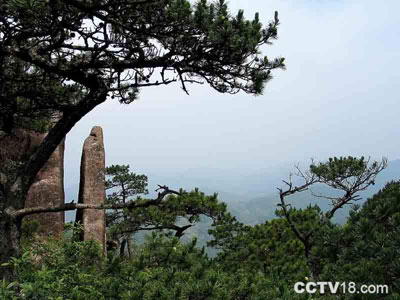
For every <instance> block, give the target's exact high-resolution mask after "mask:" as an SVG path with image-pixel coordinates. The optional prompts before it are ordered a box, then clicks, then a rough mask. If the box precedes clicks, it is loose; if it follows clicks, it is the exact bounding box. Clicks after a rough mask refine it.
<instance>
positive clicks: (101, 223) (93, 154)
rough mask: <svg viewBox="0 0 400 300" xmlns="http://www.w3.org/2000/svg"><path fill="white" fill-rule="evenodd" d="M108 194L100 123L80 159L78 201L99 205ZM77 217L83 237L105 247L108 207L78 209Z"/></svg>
mask: <svg viewBox="0 0 400 300" xmlns="http://www.w3.org/2000/svg"><path fill="white" fill-rule="evenodd" d="M105 198H106V194H105V152H104V143H103V130H102V129H101V127H99V126H95V127H93V128H92V131H91V132H90V135H89V137H87V138H86V140H85V143H84V144H83V151H82V160H81V178H80V184H79V198H78V199H79V200H78V202H79V203H83V204H95V205H100V204H103V203H104V200H105ZM76 221H77V222H80V223H81V224H82V225H83V232H82V234H81V240H85V241H86V240H95V241H98V242H99V243H100V244H101V245H102V246H103V250H104V251H105V249H106V247H105V244H106V226H105V225H106V224H105V211H104V210H97V209H79V210H78V211H77V214H76Z"/></svg>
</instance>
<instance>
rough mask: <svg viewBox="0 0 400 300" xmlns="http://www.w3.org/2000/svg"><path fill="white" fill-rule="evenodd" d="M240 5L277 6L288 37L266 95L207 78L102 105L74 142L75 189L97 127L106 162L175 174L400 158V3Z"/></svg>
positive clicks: (264, 16) (70, 167) (282, 39)
mask: <svg viewBox="0 0 400 300" xmlns="http://www.w3.org/2000/svg"><path fill="white" fill-rule="evenodd" d="M230 6H231V8H232V11H236V10H237V9H239V8H243V9H245V14H246V15H247V16H253V15H254V13H255V12H256V11H258V12H260V17H261V20H264V21H263V23H264V24H266V23H267V21H268V20H269V19H271V18H272V17H273V13H274V10H278V11H279V17H280V20H281V26H280V28H279V39H278V40H277V41H276V42H275V43H274V45H272V46H270V47H268V48H266V49H265V50H266V51H265V53H266V54H267V55H270V56H271V57H274V56H284V57H285V58H286V63H287V70H286V71H278V72H275V74H274V77H275V78H274V79H273V80H272V81H271V82H270V83H269V84H268V86H267V88H266V90H265V93H264V95H263V96H259V97H253V96H250V95H246V94H238V95H222V94H218V93H216V92H214V91H213V90H211V89H210V88H208V87H207V86H206V85H204V86H191V87H190V91H191V95H190V96H187V95H186V94H184V93H183V91H182V90H181V89H180V87H179V86H178V85H175V86H167V87H158V88H151V89H143V90H142V91H141V94H140V100H139V101H137V102H136V103H133V104H131V105H129V106H121V105H119V104H118V103H115V102H114V101H110V102H109V103H106V104H103V105H101V106H100V107H98V108H97V109H96V110H95V111H93V112H92V113H90V114H89V115H88V116H86V117H85V118H84V119H83V120H82V121H81V122H80V123H79V124H78V125H77V126H76V127H75V128H74V129H73V130H72V131H71V133H70V134H69V135H68V137H67V144H66V173H65V176H66V178H65V181H66V186H76V184H77V181H78V178H77V177H78V174H79V164H80V155H81V149H82V144H83V141H84V138H85V137H86V136H87V135H88V134H89V132H90V128H91V127H92V126H94V125H100V126H102V127H103V130H104V137H105V148H106V151H107V153H106V161H107V164H115V163H121V164H123V163H129V164H130V165H131V166H134V167H135V169H136V170H137V171H138V172H142V173H145V174H149V175H150V176H151V175H152V174H153V175H155V174H157V175H158V176H161V177H163V178H171V179H172V180H173V178H174V176H177V174H188V173H189V174H193V176H195V175H196V174H197V173H199V174H200V173H201V174H204V172H205V170H207V169H210V170H220V172H221V174H222V173H224V174H229V175H231V176H234V174H237V175H240V174H251V173H257V172H259V171H260V170H268V169H274V168H277V167H279V166H281V165H287V164H293V163H296V162H304V161H307V160H308V159H309V158H311V157H314V158H316V159H320V160H323V159H326V158H327V157H329V156H334V155H336V156H338V155H366V156H368V155H371V156H373V157H377V158H379V157H382V156H386V157H388V158H389V160H394V159H398V158H400V142H399V141H400V132H399V131H400V130H399V127H400V126H399V125H400V121H399V117H398V115H399V112H400V105H399V92H398V88H399V83H400V74H399V69H400V42H399V36H400V17H399V15H398V14H399V11H400V1H398V0H384V1H370V0H346V1H344V0H343V1H336V0H320V1H318V0H290V1H289V0H263V1H261V0H252V1H244V0H243V1H242V0H231V1H230ZM188 170H190V171H188ZM210 173H211V174H218V172H215V173H214V172H211V171H210ZM212 176H213V175H211V177H212ZM215 176H217V175H215ZM210 180H212V178H210ZM159 183H163V182H159ZM193 184H194V185H195V184H196V183H193Z"/></svg>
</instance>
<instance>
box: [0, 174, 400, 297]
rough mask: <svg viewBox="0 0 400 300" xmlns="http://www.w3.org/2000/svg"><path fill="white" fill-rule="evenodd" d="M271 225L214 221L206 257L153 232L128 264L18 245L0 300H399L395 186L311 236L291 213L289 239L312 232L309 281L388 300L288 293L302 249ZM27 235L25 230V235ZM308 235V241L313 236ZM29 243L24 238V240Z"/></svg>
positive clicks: (312, 212) (303, 214)
mask: <svg viewBox="0 0 400 300" xmlns="http://www.w3.org/2000/svg"><path fill="white" fill-rule="evenodd" d="M276 213H277V216H278V218H275V219H273V220H271V221H267V222H265V223H264V224H258V225H255V226H248V225H244V224H241V223H240V222H238V221H237V220H236V219H235V218H234V217H233V216H229V215H228V214H227V215H226V217H225V218H223V219H220V220H216V221H215V222H214V224H213V227H212V229H211V230H210V232H211V233H212V234H213V236H214V240H213V241H212V242H211V244H212V245H214V246H216V247H218V248H219V253H218V255H217V256H216V257H215V258H210V257H208V256H207V254H206V253H205V250H204V248H203V249H200V248H198V247H197V246H196V240H193V241H191V242H189V243H183V242H182V241H180V240H179V239H178V238H177V237H173V236H168V235H165V234H159V233H155V232H153V233H152V234H150V235H149V236H148V237H147V238H146V241H145V242H144V243H143V244H141V245H137V244H136V245H134V247H135V255H133V256H132V257H130V258H128V257H121V256H120V255H119V252H118V251H117V250H116V251H109V253H108V256H107V257H103V256H102V254H101V251H100V249H99V246H98V245H97V244H96V243H94V242H76V241H73V240H71V239H70V238H69V237H70V236H71V234H69V233H68V232H67V233H66V235H65V238H64V239H62V240H52V241H47V242H43V241H37V240H35V239H28V240H27V241H26V243H25V244H26V248H25V254H24V255H22V256H21V257H19V258H14V259H12V260H11V261H10V262H9V263H10V264H11V265H12V266H13V268H14V269H15V270H16V273H17V278H16V280H15V281H14V282H5V281H3V282H2V283H1V284H0V298H1V299H171V300H172V299H319V298H323V299H337V297H338V296H339V298H340V299H378V298H379V299H398V297H399V295H400V294H399V292H400V286H399V282H400V268H399V266H400V263H399V256H398V249H399V244H400V235H399V228H400V223H399V220H400V219H399V215H400V182H390V183H388V184H387V185H386V186H385V187H384V188H383V189H382V190H381V191H380V192H379V193H377V194H376V195H374V196H373V197H372V198H370V199H368V200H367V201H366V202H365V204H364V205H363V206H362V207H354V209H353V211H352V213H351V215H350V217H349V218H348V220H347V222H346V223H345V224H343V225H337V224H327V226H325V227H321V223H320V216H321V215H323V214H322V213H321V210H320V209H319V208H318V207H317V206H310V207H308V208H305V209H295V210H293V211H292V218H293V221H294V222H296V224H297V226H298V228H299V230H301V231H309V230H314V232H315V233H316V234H315V236H316V237H318V238H315V240H314V246H313V256H314V257H317V258H318V262H319V266H320V275H319V280H321V281H332V282H336V281H337V282H355V283H357V284H386V285H388V287H389V294H388V295H386V294H370V295H359V294H349V293H347V294H339V295H329V294H324V295H320V294H318V293H317V294H307V293H304V294H296V293H295V292H294V289H293V285H294V283H295V282H298V281H302V282H307V280H311V278H310V275H311V269H310V266H309V264H308V263H307V259H306V257H305V253H304V245H303V244H302V243H301V242H300V241H299V239H298V238H297V237H296V236H295V234H294V232H293V231H292V229H291V228H290V224H289V223H288V222H287V220H286V218H285V217H284V216H283V215H282V209H278V210H277V212H276ZM26 230H28V229H26ZM317 233H318V234H317ZM27 236H29V235H27Z"/></svg>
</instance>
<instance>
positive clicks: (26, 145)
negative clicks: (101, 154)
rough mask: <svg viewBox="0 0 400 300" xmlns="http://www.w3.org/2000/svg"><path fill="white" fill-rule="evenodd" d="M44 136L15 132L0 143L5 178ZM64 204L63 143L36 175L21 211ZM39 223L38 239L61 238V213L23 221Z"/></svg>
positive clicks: (34, 216)
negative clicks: (51, 236)
mask: <svg viewBox="0 0 400 300" xmlns="http://www.w3.org/2000/svg"><path fill="white" fill-rule="evenodd" d="M45 136H46V133H37V132H34V131H30V130H25V129H16V130H15V131H14V132H13V134H12V135H7V136H4V137H2V138H1V139H0V170H1V172H0V173H1V174H0V175H1V176H2V177H4V178H6V177H7V173H8V172H12V169H13V166H17V164H18V162H21V161H24V160H26V159H27V158H28V157H29V156H30V155H31V154H32V152H33V151H34V150H35V149H36V147H38V146H39V145H40V143H41V142H42V141H43V139H44V138H45ZM63 203H64V141H63V142H62V143H61V144H60V145H59V146H58V147H57V149H56V150H55V151H54V153H53V154H52V155H51V157H50V158H49V160H48V162H47V163H46V164H45V165H44V166H43V168H42V169H41V170H40V171H39V173H38V174H37V176H36V178H35V181H34V183H33V184H32V186H31V187H30V189H29V192H28V196H27V199H26V202H25V207H35V206H44V207H46V206H47V207H52V206H58V205H61V204H63ZM25 220H36V221H37V222H38V223H39V232H38V233H39V235H40V236H43V237H47V236H49V235H61V234H62V232H63V230H64V212H57V213H42V214H36V215H32V216H29V217H26V219H25Z"/></svg>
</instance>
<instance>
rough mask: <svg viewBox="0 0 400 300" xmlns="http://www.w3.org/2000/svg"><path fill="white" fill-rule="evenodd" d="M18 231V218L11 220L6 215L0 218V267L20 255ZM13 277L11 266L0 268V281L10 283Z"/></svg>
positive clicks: (19, 221) (19, 225) (19, 227)
mask: <svg viewBox="0 0 400 300" xmlns="http://www.w3.org/2000/svg"><path fill="white" fill-rule="evenodd" d="M20 229H21V220H20V218H12V217H10V216H9V215H7V214H2V215H1V216H0V265H2V264H4V263H6V262H9V261H10V259H11V258H12V257H17V256H19V255H20V254H21V249H20ZM14 276H15V274H14V270H13V269H12V268H11V266H0V280H3V279H5V280H7V281H11V280H12V279H13V278H14Z"/></svg>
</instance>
